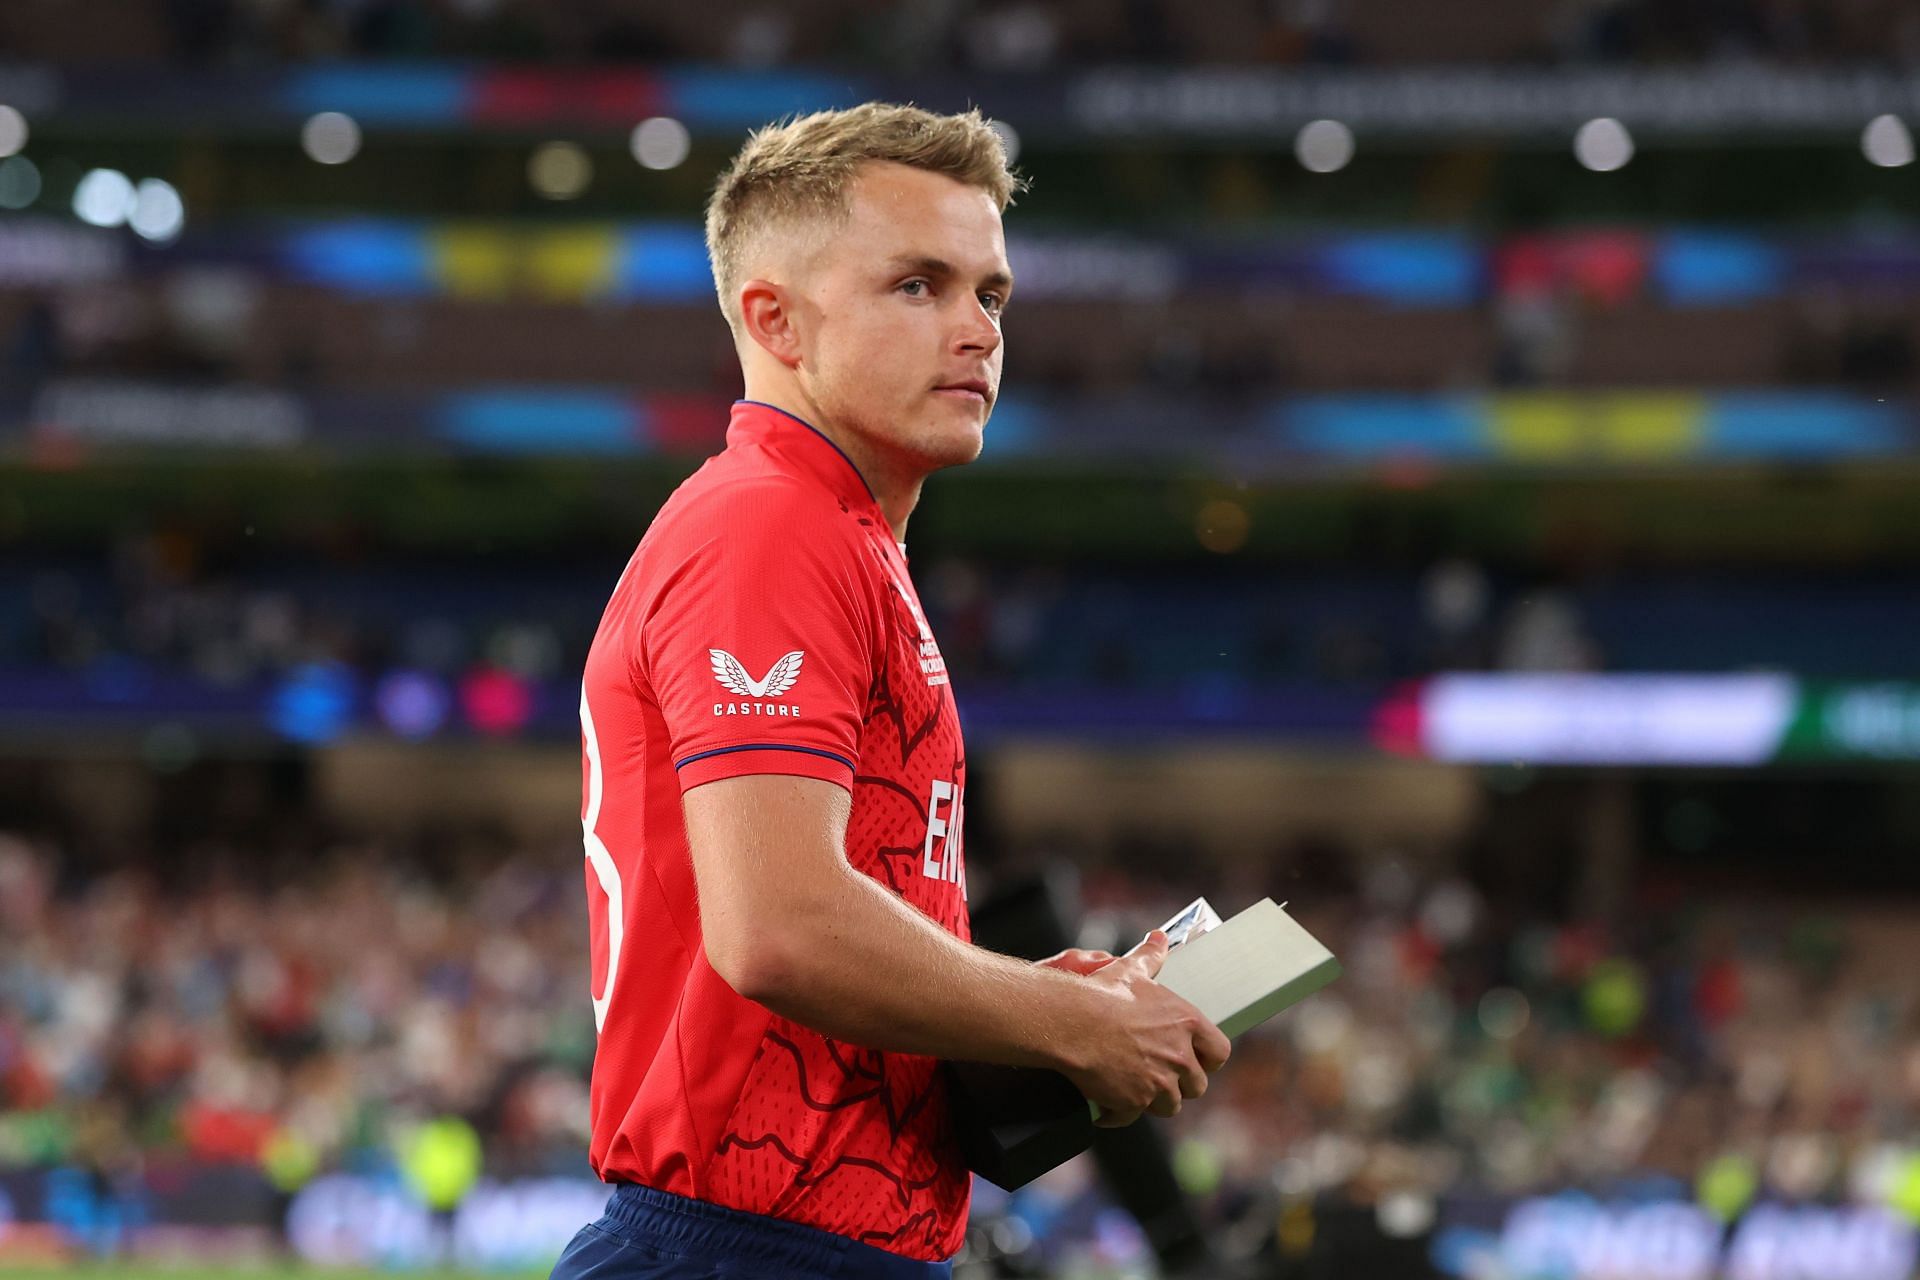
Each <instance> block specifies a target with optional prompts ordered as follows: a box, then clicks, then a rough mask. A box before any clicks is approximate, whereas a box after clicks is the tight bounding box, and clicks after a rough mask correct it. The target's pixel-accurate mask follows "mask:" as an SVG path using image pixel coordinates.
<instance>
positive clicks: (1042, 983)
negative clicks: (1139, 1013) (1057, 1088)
mask: <svg viewBox="0 0 1920 1280" xmlns="http://www.w3.org/2000/svg"><path fill="white" fill-rule="evenodd" d="M769 951H770V953H771V954H772V955H773V956H774V957H775V959H774V960H773V962H772V963H770V964H769V965H768V966H767V969H766V976H765V977H764V979H763V980H762V981H761V982H760V983H759V984H758V985H757V986H756V987H755V989H754V990H753V991H752V992H750V993H749V994H751V995H752V996H753V997H754V998H755V999H757V1000H758V1001H759V1002H760V1003H762V1004H764V1005H766V1006H767V1007H768V1008H770V1009H772V1010H773V1011H774V1012H775V1013H778V1014H780V1015H781V1016H783V1017H787V1018H791V1019H793V1020H794V1021H795V1022H798V1023H801V1024H802V1025H804V1026H809V1027H812V1028H813V1029H814V1030H816V1031H820V1032H822V1033H824V1034H826V1035H829V1036H832V1037H833V1038H834V1039H836V1040H844V1041H846V1042H847V1043H849V1044H858V1045H864V1046H866V1047H868V1048H874V1049H882V1050H886V1051H888V1052H895V1053H920V1054H927V1055H929V1056H932V1057H938V1058H957V1059H966V1060H971V1061H979V1062H1000V1063H1006V1064H1009V1065H1012V1066H1033V1067H1040V1066H1044V1067H1061V1066H1065V1065H1068V1064H1069V1063H1070V1062H1072V1061H1073V1060H1074V1058H1075V1050H1076V1049H1077V1048H1078V1046H1079V1045H1080V1044H1082V1043H1084V1041H1083V1040H1082V1039H1081V1036H1082V1035H1083V1034H1084V1032H1083V1031H1082V1030H1081V1029H1082V1028H1083V1027H1085V1026H1086V1025H1087V1023H1088V1020H1089V1015H1090V1012H1091V1005H1092V1001H1093V1000H1095V999H1096V998H1097V997H1096V996H1095V995H1094V992H1093V991H1092V990H1091V989H1090V988H1089V986H1088V984H1087V982H1086V980H1085V979H1084V978H1081V977H1079V976H1077V975H1075V974H1071V973H1066V972H1062V971H1059V970H1054V969H1045V968H1040V967H1038V966H1036V965H1034V964H1031V963H1029V962H1027V961H1024V960H1016V959H1014V958H1012V957H1010V956H1003V955H998V954H996V953H994V952H991V951H987V950H985V949H983V948H980V947H975V946H972V945H970V944H968V943H965V942H962V941H961V940H960V939H958V938H956V937H954V936H953V935H952V934H950V933H948V932H947V931H946V930H945V929H942V928H941V927H940V926H939V925H937V924H935V923H934V922H933V921H932V920H930V919H928V918H927V917H926V916H925V915H923V914H922V913H921V912H919V911H918V910H916V909H915V908H913V907H912V906H910V905H908V904H907V903H906V902H904V901H902V900H901V899H899V898H898V897H896V896H894V895H893V894H892V893H890V892H888V891H887V889H885V888H884V887H883V886H881V885H880V884H879V882H877V881H875V880H873V879H870V878H869V877H867V876H863V875H861V874H859V873H858V872H855V871H853V870H852V869H851V868H849V869H848V871H847V873H846V874H845V875H844V876H836V877H834V880H833V883H832V884H831V886H830V887H828V888H827V889H826V890H825V892H823V893H822V894H821V895H820V898H819V899H818V900H817V901H814V902H811V903H808V904H806V905H804V906H798V907H797V908H796V910H795V913H794V914H793V915H792V916H790V917H789V918H788V923H787V924H786V926H785V928H784V930H783V936H782V938H781V939H780V940H779V941H778V942H777V943H775V944H774V945H772V946H771V947H770V948H769Z"/></svg>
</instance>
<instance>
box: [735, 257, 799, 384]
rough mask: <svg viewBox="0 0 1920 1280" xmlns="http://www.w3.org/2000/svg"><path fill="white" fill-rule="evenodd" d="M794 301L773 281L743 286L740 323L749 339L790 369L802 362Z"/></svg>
mask: <svg viewBox="0 0 1920 1280" xmlns="http://www.w3.org/2000/svg"><path fill="white" fill-rule="evenodd" d="M793 301H794V299H793V295H792V294H790V293H788V292H787V290H786V288H785V287H784V286H782V285H777V284H775V283H774V282H773V281H771V280H757V279H756V280H749V281H747V282H746V283H745V284H743V285H741V286H740V322H741V324H742V326H743V327H744V328H745V329H746V332H747V336H748V337H750V338H752V339H753V341H754V342H755V343H756V344H758V345H759V347H760V348H761V349H762V350H764V351H765V352H766V353H767V354H768V355H770V356H772V357H773V358H774V359H775V360H778V361H779V362H780V363H781V364H784V365H786V366H787V367H788V368H789V369H791V368H793V367H794V366H795V365H797V364H799V363H800V334H799V331H798V330H796V329H795V328H794V324H793V321H794V314H793V313H794V308H793Z"/></svg>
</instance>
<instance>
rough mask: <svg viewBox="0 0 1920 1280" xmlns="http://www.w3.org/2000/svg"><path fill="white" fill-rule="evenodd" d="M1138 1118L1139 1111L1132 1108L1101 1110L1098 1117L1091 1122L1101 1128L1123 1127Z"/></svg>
mask: <svg viewBox="0 0 1920 1280" xmlns="http://www.w3.org/2000/svg"><path fill="white" fill-rule="evenodd" d="M1139 1118H1140V1112H1139V1111H1138V1110H1133V1111H1105V1110H1103V1111H1101V1113H1100V1118H1099V1119H1098V1120H1095V1121H1094V1122H1093V1123H1094V1125H1095V1127H1096V1128H1101V1129H1124V1128H1126V1127H1127V1126H1128V1125H1130V1124H1132V1123H1133V1122H1134V1121H1135V1120H1138V1119H1139Z"/></svg>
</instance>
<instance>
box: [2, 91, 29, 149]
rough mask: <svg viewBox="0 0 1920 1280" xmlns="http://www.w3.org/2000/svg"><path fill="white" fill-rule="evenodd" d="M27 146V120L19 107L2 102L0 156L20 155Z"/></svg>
mask: <svg viewBox="0 0 1920 1280" xmlns="http://www.w3.org/2000/svg"><path fill="white" fill-rule="evenodd" d="M26 145H27V118H26V117H25V116H23V115H21V114H20V110H19V108H18V107H9V106H7V105H6V104H5V103H3V102H0V156H12V155H18V154H19V153H20V149H21V148H22V147H24V146H26Z"/></svg>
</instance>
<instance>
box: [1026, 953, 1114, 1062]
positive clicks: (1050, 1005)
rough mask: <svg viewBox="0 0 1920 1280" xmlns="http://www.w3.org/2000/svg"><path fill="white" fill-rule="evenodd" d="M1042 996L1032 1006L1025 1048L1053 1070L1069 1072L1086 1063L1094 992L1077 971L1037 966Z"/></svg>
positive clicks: (1092, 1017) (1096, 996)
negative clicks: (1029, 1036) (1029, 1034)
mask: <svg viewBox="0 0 1920 1280" xmlns="http://www.w3.org/2000/svg"><path fill="white" fill-rule="evenodd" d="M1039 974H1041V975H1043V976H1044V979H1045V980H1044V981H1043V983H1042V992H1043V994H1042V997H1041V998H1040V999H1038V1000H1036V1001H1034V1004H1033V1006H1032V1008H1033V1015H1032V1035H1031V1040H1032V1043H1031V1044H1030V1045H1029V1046H1028V1048H1029V1050H1030V1051H1031V1052H1032V1053H1033V1054H1034V1055H1035V1056H1036V1057H1038V1058H1039V1059H1040V1060H1041V1061H1042V1063H1043V1064H1044V1065H1045V1066H1047V1067H1049V1068H1051V1069H1053V1070H1055V1071H1062V1072H1069V1073H1070V1072H1073V1071H1077V1070H1080V1069H1081V1068H1083V1067H1084V1066H1085V1065H1086V1059H1087V1046H1088V1041H1089V1038H1090V1035H1091V1029H1092V1027H1093V1026H1094V1024H1095V1023H1096V1022H1097V1019H1096V1017H1095V1016H1094V1007H1095V1002H1096V1001H1097V1000H1098V998H1099V997H1098V993H1097V991H1096V990H1095V989H1094V987H1093V984H1092V983H1090V982H1089V981H1088V980H1087V979H1086V978H1085V977H1082V976H1081V975H1079V974H1073V973H1067V972H1063V971H1061V970H1057V969H1055V970H1050V969H1041V970H1039Z"/></svg>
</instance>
